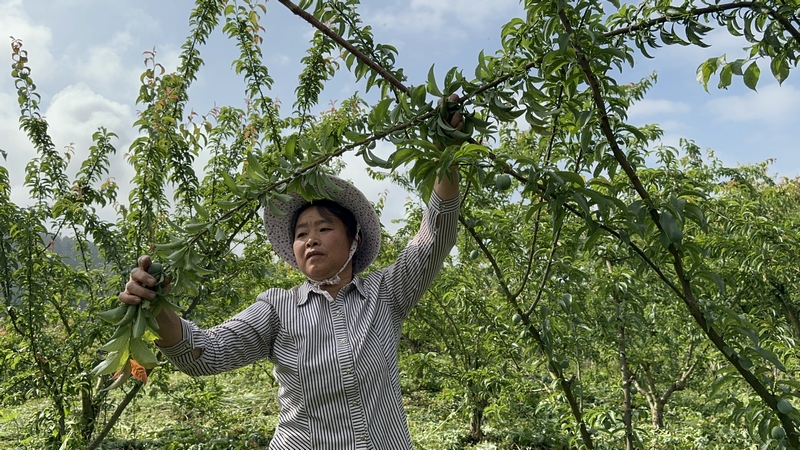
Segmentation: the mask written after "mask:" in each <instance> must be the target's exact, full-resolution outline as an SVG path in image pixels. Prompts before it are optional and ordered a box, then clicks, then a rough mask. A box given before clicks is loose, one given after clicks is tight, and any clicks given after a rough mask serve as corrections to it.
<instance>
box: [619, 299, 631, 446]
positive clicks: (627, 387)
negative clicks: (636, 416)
mask: <svg viewBox="0 0 800 450" xmlns="http://www.w3.org/2000/svg"><path fill="white" fill-rule="evenodd" d="M615 297H616V295H615ZM617 308H618V309H617V313H618V315H617V320H618V321H619V329H618V331H617V338H618V339H619V371H620V374H621V375H622V423H623V425H624V426H625V449H626V450H634V445H633V442H634V439H633V420H632V413H631V410H632V407H631V375H630V370H629V369H628V357H627V355H626V349H625V339H626V336H625V322H624V321H623V315H622V312H623V311H622V310H623V305H622V302H620V301H619V300H618V299H617Z"/></svg>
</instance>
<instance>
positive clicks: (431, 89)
mask: <svg viewBox="0 0 800 450" xmlns="http://www.w3.org/2000/svg"><path fill="white" fill-rule="evenodd" d="M435 66H436V64H434V65H432V66H431V69H430V70H429V71H428V85H427V88H428V93H430V94H431V95H434V96H436V97H439V98H441V97H442V91H440V90H439V87H438V86H436V75H435V73H434V71H433V68H434V67H435Z"/></svg>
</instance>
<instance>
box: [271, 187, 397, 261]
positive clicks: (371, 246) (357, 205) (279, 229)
mask: <svg viewBox="0 0 800 450" xmlns="http://www.w3.org/2000/svg"><path fill="white" fill-rule="evenodd" d="M328 178H329V179H330V180H331V181H332V182H333V184H335V185H336V186H337V187H339V188H340V189H339V190H338V191H336V192H329V193H328V198H329V199H330V200H333V201H335V202H337V203H339V204H340V205H342V206H343V207H345V208H347V209H349V210H350V212H352V213H353V215H354V216H355V218H356V221H357V222H358V224H359V225H360V226H361V243H360V244H359V247H358V250H357V251H356V253H355V254H354V255H353V275H355V274H357V273H360V272H362V271H364V269H366V268H367V267H369V265H370V264H372V261H374V260H375V257H376V256H378V250H380V247H381V223H380V220H379V219H378V214H377V213H376V212H375V208H373V207H372V203H370V202H369V200H367V198H366V197H365V196H364V194H363V193H362V192H361V191H360V190H358V188H356V187H355V186H353V185H352V184H351V183H349V182H347V181H345V180H343V179H341V178H337V177H334V176H330V175H328ZM290 195H291V197H292V199H291V200H289V201H288V202H286V203H282V202H277V201H276V202H275V205H276V206H277V207H278V209H280V210H281V211H283V212H284V213H285V214H284V215H282V216H278V215H275V214H273V213H272V211H271V210H270V208H264V227H265V228H266V229H267V236H268V237H269V241H270V243H271V244H272V248H273V249H274V250H275V253H277V254H278V256H280V257H281V258H283V260H284V261H286V262H288V263H289V264H291V265H292V266H293V267H294V268H296V269H297V268H298V267H297V260H295V257H294V249H293V248H292V244H293V243H294V230H291V229H290V227H291V226H292V224H291V222H292V216H293V215H294V212H295V211H297V210H298V209H299V208H300V207H301V206H303V205H305V204H306V203H308V201H307V200H306V199H304V198H303V197H302V196H301V195H300V194H298V193H290ZM311 203H313V202H311Z"/></svg>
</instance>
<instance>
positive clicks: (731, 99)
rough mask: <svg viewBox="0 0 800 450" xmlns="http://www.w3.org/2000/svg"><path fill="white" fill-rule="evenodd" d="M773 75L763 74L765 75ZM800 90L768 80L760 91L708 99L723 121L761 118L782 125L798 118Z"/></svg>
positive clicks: (708, 105) (718, 119)
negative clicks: (769, 82) (768, 82)
mask: <svg viewBox="0 0 800 450" xmlns="http://www.w3.org/2000/svg"><path fill="white" fill-rule="evenodd" d="M764 76H769V74H763V73H762V77H764ZM798 103H800V90H798V89H797V88H795V87H794V86H792V85H790V84H784V85H783V86H779V85H778V84H777V83H772V84H768V85H766V86H763V87H761V88H759V89H758V93H756V92H752V91H748V92H746V93H744V94H742V95H729V96H725V97H722V98H717V99H713V100H710V101H708V102H707V103H706V108H707V110H708V111H709V112H711V113H712V114H714V115H715V120H717V121H720V122H727V121H730V122H760V123H764V124H770V125H773V126H781V125H786V124H789V123H792V124H794V123H795V122H796V116H795V114H796V110H797V104H798Z"/></svg>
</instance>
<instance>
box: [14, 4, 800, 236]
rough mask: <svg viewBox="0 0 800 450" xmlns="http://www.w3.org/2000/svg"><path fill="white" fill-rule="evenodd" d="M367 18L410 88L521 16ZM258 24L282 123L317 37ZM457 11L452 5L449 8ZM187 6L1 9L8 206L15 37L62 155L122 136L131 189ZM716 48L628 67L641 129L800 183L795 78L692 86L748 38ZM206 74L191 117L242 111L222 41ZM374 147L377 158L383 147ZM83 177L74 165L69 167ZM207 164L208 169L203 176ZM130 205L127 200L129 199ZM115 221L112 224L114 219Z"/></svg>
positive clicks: (474, 11) (18, 185) (349, 83)
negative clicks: (147, 118)
mask: <svg viewBox="0 0 800 450" xmlns="http://www.w3.org/2000/svg"><path fill="white" fill-rule="evenodd" d="M361 3H362V7H361V14H362V18H363V19H364V21H365V22H366V23H368V24H371V25H372V26H373V28H374V34H375V40H376V42H382V43H388V44H392V45H394V46H396V47H397V48H398V51H399V56H398V61H397V65H398V67H403V68H404V69H405V73H406V75H407V76H408V77H409V80H408V82H407V84H419V83H423V82H424V81H425V78H426V75H427V71H428V69H429V67H430V66H431V64H434V63H435V64H436V68H437V73H438V74H439V75H442V74H444V72H445V71H446V70H447V69H449V68H450V67H453V66H457V67H459V68H462V69H463V70H464V71H465V73H467V74H471V73H472V71H473V68H474V66H475V63H476V60H477V55H478V53H479V52H480V51H481V50H485V51H486V53H487V54H491V53H494V51H495V50H496V49H497V48H499V36H500V28H501V26H502V25H503V24H504V23H506V22H507V21H509V20H510V19H511V18H512V17H515V16H517V15H519V14H520V13H522V7H521V6H520V4H519V2H518V1H517V0H492V1H488V0H461V1H459V2H442V1H439V0H410V1H409V0H362V2H361ZM266 5H267V8H268V9H267V14H266V16H265V17H264V21H263V22H262V24H263V25H264V27H265V28H266V31H265V35H264V38H265V45H264V48H263V52H264V57H265V64H266V65H267V67H268V68H269V71H270V74H271V75H272V77H273V78H274V79H275V84H274V88H273V90H272V92H270V93H269V94H268V95H270V96H272V97H275V98H278V99H280V100H281V101H282V102H283V109H282V111H283V113H284V114H285V115H288V114H290V113H291V109H292V107H291V105H292V102H293V92H294V89H295V87H296V85H297V75H298V74H299V72H300V70H301V65H300V58H301V57H302V56H303V55H304V54H305V50H306V48H307V47H308V41H309V39H310V38H311V36H312V33H313V29H312V28H311V27H310V26H309V25H308V24H306V23H305V22H304V21H302V20H301V19H300V18H298V17H296V16H294V15H292V14H291V13H290V12H289V11H288V10H286V9H285V8H284V7H283V6H282V5H281V4H280V3H278V2H276V1H269V2H267V3H266ZM454 5H458V8H457V9H456V8H454ZM193 6H194V4H193V2H188V1H163V0H162V1H154V0H137V1H132V0H117V1H113V2H108V1H100V0H47V1H45V0H24V1H23V0H0V36H5V37H4V39H8V40H7V41H6V42H7V43H6V46H5V47H3V48H5V49H6V50H5V52H4V53H3V56H2V58H4V60H5V61H6V63H5V64H4V65H2V66H0V67H6V68H7V69H6V70H7V71H6V72H3V74H2V75H1V76H0V148H2V149H4V150H6V151H8V152H9V154H10V155H9V159H8V161H5V162H3V163H2V164H4V165H6V167H8V168H9V169H10V172H11V175H12V180H11V181H12V190H13V196H14V200H15V201H16V202H17V203H19V204H24V203H26V198H27V191H26V190H24V189H23V188H22V182H23V180H22V176H23V169H24V165H25V164H26V163H27V161H28V160H29V159H30V158H31V157H32V156H33V153H32V150H31V145H30V144H29V143H28V142H27V139H26V138H25V136H24V134H23V133H22V132H21V131H19V129H18V114H19V110H18V108H17V103H16V94H15V91H14V87H13V80H12V79H11V77H10V75H9V73H8V68H9V66H10V62H11V59H10V46H9V45H8V44H10V42H11V40H10V39H9V38H8V36H14V37H15V38H20V39H22V40H23V42H24V45H25V47H24V48H26V49H27V50H28V52H29V54H30V66H31V67H32V69H33V71H32V76H33V78H34V80H35V82H36V84H37V87H38V90H39V93H40V94H42V96H43V102H42V108H43V110H44V114H45V116H46V117H47V119H48V121H49V124H50V127H51V131H52V137H53V139H54V141H55V144H56V146H57V147H58V148H63V147H65V146H67V145H70V144H73V146H74V151H75V156H74V158H73V161H81V160H82V156H83V155H85V154H86V153H87V150H86V149H87V148H88V146H89V145H90V142H91V141H90V138H91V135H92V133H93V132H94V131H95V130H96V129H97V127H99V126H105V127H107V128H108V129H109V130H111V131H114V132H116V133H117V134H118V135H119V140H118V142H116V144H117V148H118V153H117V155H116V157H115V158H114V160H113V162H112V167H113V168H112V174H111V175H112V176H114V177H115V178H116V180H117V181H118V182H119V183H120V186H121V187H122V188H123V189H125V188H126V185H127V183H126V181H127V180H128V179H130V177H131V175H132V171H131V169H130V167H128V166H127V164H126V163H125V161H124V158H123V154H124V152H125V150H126V149H127V147H128V146H129V145H130V142H131V141H132V140H133V139H134V138H135V137H136V132H135V130H134V129H133V128H132V124H133V122H134V120H135V118H136V110H137V105H136V104H135V99H136V96H137V91H138V86H139V76H140V74H141V72H142V70H143V69H144V65H143V59H144V57H143V55H142V52H143V51H145V50H151V49H153V48H155V49H156V51H157V52H158V57H157V58H158V61H159V62H160V63H161V64H163V65H164V66H165V67H166V68H167V70H174V68H175V67H177V57H178V54H179V52H180V46H181V44H182V43H183V42H184V40H185V38H186V36H187V34H188V17H189V12H190V11H191V9H192V7H193ZM708 42H709V43H710V44H712V47H711V48H710V49H701V48H697V47H675V46H672V47H664V48H661V49H658V50H654V51H653V52H652V54H653V55H654V56H655V59H653V60H648V59H645V58H643V57H639V58H637V64H636V67H634V68H632V69H631V68H626V69H625V71H624V73H622V74H620V75H619V77H618V79H619V81H620V82H622V83H624V82H630V81H635V80H638V79H639V78H641V77H643V76H645V75H647V74H650V73H651V72H653V71H656V72H657V73H658V83H657V84H656V86H655V87H654V88H653V89H652V90H651V92H650V93H649V95H648V96H647V98H646V99H645V100H644V101H642V102H640V103H639V104H637V105H635V106H634V107H633V108H632V109H631V111H630V119H631V121H632V122H633V123H634V124H644V123H658V124H660V125H661V126H662V127H663V128H664V130H665V136H664V143H666V144H669V145H677V142H678V140H679V139H680V138H689V139H692V140H694V141H695V142H696V143H697V144H698V145H699V146H700V147H701V148H702V149H707V148H710V149H713V150H714V152H715V153H716V155H717V156H718V157H719V158H721V159H722V160H723V162H724V163H726V164H729V165H735V164H738V163H753V162H758V161H763V160H765V159H767V158H776V159H777V161H776V163H775V164H774V165H773V166H772V167H773V169H774V170H773V172H774V173H777V174H780V175H783V176H790V177H795V176H797V175H800V157H798V156H797V152H796V148H797V142H798V141H800V127H798V126H796V119H795V118H794V114H793V113H794V110H795V109H796V105H798V104H800V88H798V86H799V84H798V82H797V77H798V75H797V74H792V75H790V77H789V79H788V80H787V81H786V82H784V84H783V86H781V87H779V86H778V85H777V82H775V80H774V79H773V78H772V76H771V74H770V73H769V68H768V66H767V65H763V64H762V65H761V68H762V77H761V81H760V82H759V87H758V90H759V92H758V93H754V92H752V91H750V90H748V89H746V88H745V87H744V86H743V83H742V81H741V79H734V83H733V86H732V87H731V88H730V89H729V90H718V89H716V82H717V80H716V79H714V80H712V82H711V83H710V86H709V92H706V91H705V90H704V89H703V87H702V86H701V85H700V84H699V83H698V82H697V81H696V79H695V70H696V68H697V66H698V65H699V64H700V63H701V62H702V61H704V60H705V59H707V58H709V57H711V56H718V55H720V54H723V53H724V54H727V55H728V58H729V60H733V59H736V58H740V57H743V56H744V53H743V51H742V47H743V46H744V45H745V42H744V41H743V40H742V39H734V38H732V37H730V36H729V35H727V34H725V33H714V34H712V35H711V36H710V38H709V40H708ZM201 52H202V57H203V58H204V60H205V66H204V67H203V68H202V69H201V71H200V74H199V78H198V80H197V81H196V82H195V83H194V84H193V86H192V88H191V91H190V96H191V100H190V107H191V108H193V109H194V110H195V111H197V112H198V113H201V114H203V113H206V112H207V111H208V110H209V109H211V108H212V107H213V106H214V105H236V106H241V105H242V104H243V98H244V93H243V92H244V91H243V85H242V82H241V78H240V77H239V76H237V75H236V74H235V73H234V72H233V70H232V69H231V61H232V60H233V59H234V58H236V55H237V50H236V48H235V46H234V45H233V43H231V42H228V41H227V39H225V38H224V37H223V36H222V34H221V33H220V32H219V31H217V32H215V34H214V35H213V37H212V39H211V40H210V42H209V43H208V44H207V45H206V46H205V47H204V48H202V49H201ZM356 91H358V92H362V93H363V91H364V87H363V85H358V84H356V83H355V82H354V81H353V78H352V77H351V76H350V74H349V73H347V72H346V71H343V72H342V73H340V74H339V75H338V76H337V77H336V79H335V80H334V81H333V82H332V83H331V84H330V85H329V87H328V88H327V89H326V90H325V92H324V93H323V94H322V96H321V104H320V105H319V107H318V112H321V111H323V110H324V109H327V108H329V105H328V102H330V101H340V100H342V99H345V98H347V97H349V96H350V95H352V94H353V93H354V92H356ZM379 150H380V149H379ZM346 161H347V162H348V169H347V171H346V172H345V174H344V176H346V177H349V178H352V179H354V180H357V184H358V185H359V187H360V188H361V189H362V190H364V191H365V192H366V193H367V194H368V196H370V198H372V199H373V200H376V199H377V197H378V193H388V195H389V197H388V200H387V208H386V210H385V214H384V217H383V221H384V224H385V225H389V228H392V227H391V226H390V221H391V219H394V218H398V217H402V214H403V205H404V203H405V201H406V198H407V197H408V194H407V193H405V192H403V191H402V190H401V189H400V188H399V187H396V186H392V185H389V184H386V183H378V182H375V181H372V180H369V179H368V178H367V177H365V176H363V166H362V165H361V164H359V163H358V161H356V160H355V159H354V158H352V157H346ZM73 166H74V167H72V170H73V172H74V171H77V168H78V164H77V163H73ZM198 167H200V166H198ZM125 195H127V193H125ZM107 218H108V219H112V217H111V216H109V217H107Z"/></svg>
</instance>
